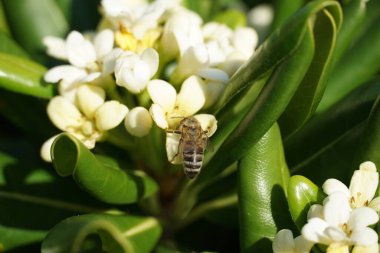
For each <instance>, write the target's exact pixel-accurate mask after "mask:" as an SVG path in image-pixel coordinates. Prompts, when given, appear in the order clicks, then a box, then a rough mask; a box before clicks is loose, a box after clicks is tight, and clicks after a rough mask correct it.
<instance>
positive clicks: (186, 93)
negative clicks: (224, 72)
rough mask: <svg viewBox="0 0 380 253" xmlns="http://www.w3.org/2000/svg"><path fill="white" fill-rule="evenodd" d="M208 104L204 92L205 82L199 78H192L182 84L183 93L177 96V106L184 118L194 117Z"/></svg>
mask: <svg viewBox="0 0 380 253" xmlns="http://www.w3.org/2000/svg"><path fill="white" fill-rule="evenodd" d="M205 102H206V95H205V93H204V91H203V81H202V79H201V78H200V77H198V76H190V77H189V78H187V79H186V80H185V82H184V83H183V84H182V87H181V91H180V92H179V94H178V96H177V101H176V106H177V107H178V111H179V112H180V114H181V115H182V116H184V117H188V116H191V115H194V114H195V113H196V112H197V111H199V110H200V109H201V108H202V107H203V105H204V104H205Z"/></svg>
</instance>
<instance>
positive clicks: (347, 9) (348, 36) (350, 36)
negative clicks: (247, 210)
mask: <svg viewBox="0 0 380 253" xmlns="http://www.w3.org/2000/svg"><path fill="white" fill-rule="evenodd" d="M342 4H343V6H342V8H343V16H344V17H349V18H344V19H343V23H342V27H341V29H340V30H339V33H338V38H337V41H336V48H335V51H334V56H333V62H335V63H336V62H337V61H339V59H340V58H341V57H342V55H343V54H344V52H346V50H347V49H348V48H349V47H350V46H351V45H352V43H353V42H354V41H356V40H357V38H358V36H360V33H361V32H362V31H363V30H362V29H363V27H362V26H363V23H364V19H365V16H366V5H367V4H366V3H365V2H364V1H362V0H351V1H348V2H346V3H342ZM333 65H334V63H333Z"/></svg>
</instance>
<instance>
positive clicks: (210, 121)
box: [194, 114, 218, 137]
mask: <svg viewBox="0 0 380 253" xmlns="http://www.w3.org/2000/svg"><path fill="white" fill-rule="evenodd" d="M194 118H196V119H197V120H198V121H199V123H200V124H201V127H202V129H203V131H207V133H206V134H207V136H208V137H211V136H212V135H213V134H214V133H215V131H216V129H217V128H218V126H217V124H218V121H217V120H216V119H215V116H214V115H212V114H197V115H194Z"/></svg>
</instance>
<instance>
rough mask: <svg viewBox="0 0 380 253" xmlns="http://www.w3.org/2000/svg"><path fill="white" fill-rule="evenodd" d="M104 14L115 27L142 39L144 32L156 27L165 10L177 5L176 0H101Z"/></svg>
mask: <svg viewBox="0 0 380 253" xmlns="http://www.w3.org/2000/svg"><path fill="white" fill-rule="evenodd" d="M101 4H102V7H103V10H104V16H105V17H106V18H107V19H108V20H109V21H110V22H111V24H113V26H114V27H115V28H117V29H119V27H120V26H121V27H122V29H123V30H126V31H127V32H128V33H130V34H132V35H133V36H134V38H136V39H142V38H143V37H144V36H145V34H146V33H147V32H148V31H150V30H154V29H156V28H157V27H158V23H159V22H160V21H161V18H162V17H163V15H164V14H165V12H166V11H168V10H170V9H173V8H175V7H177V6H178V5H179V1H178V0H170V1H169V0H164V1H155V2H153V3H149V2H148V1H144V0H142V1H141V0H139V1H136V0H134V1H129V0H124V1H123V0H102V2H101Z"/></svg>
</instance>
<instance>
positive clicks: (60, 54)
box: [42, 36, 67, 60]
mask: <svg viewBox="0 0 380 253" xmlns="http://www.w3.org/2000/svg"><path fill="white" fill-rule="evenodd" d="M42 43H43V44H44V45H45V46H46V47H47V54H48V55H50V56H53V57H54V58H57V59H61V60H66V59H67V54H66V42H65V41H64V40H63V39H61V38H58V37H54V36H46V37H44V38H43V40H42Z"/></svg>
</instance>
